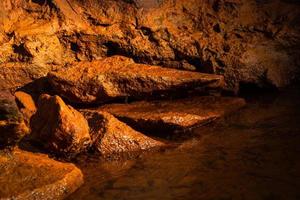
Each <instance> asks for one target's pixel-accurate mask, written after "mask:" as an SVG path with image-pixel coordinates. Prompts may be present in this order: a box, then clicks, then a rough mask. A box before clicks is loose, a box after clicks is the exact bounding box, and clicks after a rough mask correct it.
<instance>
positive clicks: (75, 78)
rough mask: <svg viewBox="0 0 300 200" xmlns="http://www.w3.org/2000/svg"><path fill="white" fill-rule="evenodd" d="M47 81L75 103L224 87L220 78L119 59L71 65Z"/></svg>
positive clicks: (52, 74) (49, 76)
mask: <svg viewBox="0 0 300 200" xmlns="http://www.w3.org/2000/svg"><path fill="white" fill-rule="evenodd" d="M48 78H49V81H50V83H51V84H52V86H53V88H54V91H55V92H56V93H58V94H59V95H61V96H63V97H65V98H66V99H68V100H69V101H71V102H74V103H95V102H97V103H103V102H107V101H109V100H113V99H118V98H122V97H136V98H145V97H147V96H151V95H153V94H156V93H157V94H165V93H168V92H176V93H180V92H183V91H186V90H189V89H194V88H197V87H199V88H202V89H212V88H213V89H219V88H222V86H223V83H224V82H223V77H222V76H218V75H211V74H202V73H197V72H188V71H180V70H175V69H167V68H161V67H157V66H149V65H143V64H136V63H134V61H133V60H132V59H130V58H127V57H122V56H113V57H109V58H106V59H102V60H98V61H92V62H79V63H74V64H72V65H71V66H69V67H67V68H64V69H61V70H59V71H57V72H51V73H49V74H48Z"/></svg>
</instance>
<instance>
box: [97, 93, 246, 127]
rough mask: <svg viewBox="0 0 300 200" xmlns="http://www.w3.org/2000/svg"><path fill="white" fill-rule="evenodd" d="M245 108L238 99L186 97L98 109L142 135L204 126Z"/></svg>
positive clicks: (110, 105)
mask: <svg viewBox="0 0 300 200" xmlns="http://www.w3.org/2000/svg"><path fill="white" fill-rule="evenodd" d="M244 105H245V101H244V100H243V99H241V98H231V97H214V96H203V97H190V98H188V99H179V100H173V101H152V102H145V101H141V102H133V103H131V104H108V105H105V106H102V107H100V108H99V110H103V111H107V112H109V113H111V114H113V115H115V116H116V117H117V118H119V119H120V120H122V121H125V122H126V123H128V124H130V125H131V126H133V127H134V128H136V129H137V130H140V131H145V132H149V133H151V132H158V131H160V132H172V131H175V130H184V129H188V128H192V127H194V126H197V125H202V124H205V123H208V122H210V121H212V120H215V119H216V118H219V117H221V116H223V115H225V114H228V113H231V112H233V111H236V110H237V109H239V108H241V107H242V106H244Z"/></svg>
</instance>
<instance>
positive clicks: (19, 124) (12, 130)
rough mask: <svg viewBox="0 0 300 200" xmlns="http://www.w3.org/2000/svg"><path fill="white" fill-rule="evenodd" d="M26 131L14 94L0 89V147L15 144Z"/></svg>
mask: <svg viewBox="0 0 300 200" xmlns="http://www.w3.org/2000/svg"><path fill="white" fill-rule="evenodd" d="M28 132H29V129H28V127H27V126H26V125H25V123H24V120H23V116H22V114H21V113H20V112H19V110H18V107H17V105H16V102H15V98H14V96H13V95H11V93H9V92H7V91H0V148H3V147H5V146H13V145H15V144H16V143H17V142H18V141H19V140H20V139H21V138H22V137H23V136H25V135H26V134H27V133H28Z"/></svg>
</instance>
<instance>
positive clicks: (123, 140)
mask: <svg viewBox="0 0 300 200" xmlns="http://www.w3.org/2000/svg"><path fill="white" fill-rule="evenodd" d="M81 113H82V114H83V115H84V116H85V118H86V119H87V120H88V123H89V126H90V134H91V138H92V140H93V143H94V147H95V148H96V150H97V151H98V152H99V153H100V154H102V155H103V156H106V157H108V156H116V155H117V154H121V153H130V152H131V153H134V152H138V151H142V150H151V149H154V148H160V147H163V146H165V144H164V143H163V142H160V141H157V140H154V139H152V138H150V137H147V136H145V135H143V134H142V133H140V132H138V131H135V130H133V129H132V128H131V127H129V126H128V125H126V124H125V123H123V122H121V121H119V120H118V119H116V118H115V117H114V116H113V115H111V114H109V113H107V112H103V111H91V110H90V111H89V110H82V111H81Z"/></svg>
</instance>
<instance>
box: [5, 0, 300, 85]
mask: <svg viewBox="0 0 300 200" xmlns="http://www.w3.org/2000/svg"><path fill="white" fill-rule="evenodd" d="M0 7H1V8H2V9H1V11H0V64H1V65H0V83H1V84H0V88H7V87H10V88H14V87H20V86H22V84H23V82H24V81H23V80H21V78H20V77H22V79H23V78H24V77H26V75H27V74H30V73H25V74H24V73H23V72H24V71H25V72H31V68H34V71H35V70H36V69H43V70H42V71H43V73H42V74H45V73H47V72H49V71H51V70H52V67H54V68H60V67H61V66H62V65H65V64H68V63H72V62H74V61H86V60H88V61H91V60H98V59H102V58H105V57H108V56H112V55H124V56H127V57H131V58H133V59H134V60H135V61H136V62H138V63H144V64H151V65H159V66H162V67H172V68H179V69H185V70H196V71H200V72H209V73H214V74H222V75H224V77H225V82H226V88H228V89H231V90H238V88H239V83H240V82H250V83H254V84H257V85H259V86H261V87H264V86H265V85H266V84H271V85H274V86H277V87H283V86H286V85H288V84H290V83H291V82H292V81H293V80H296V79H298V78H299V65H300V64H299V63H300V60H299V56H298V55H299V52H300V49H299V46H300V45H299V44H300V39H299V38H300V36H299V35H300V27H299V24H300V23H299V21H300V19H299V10H300V4H299V3H298V2H297V1H284V0H274V1H255V0H237V1H228V0H214V1H208V0H175V1H174V0H166V1H159V0H122V1H115V0H108V1H104V0H98V1H94V0H86V1H82V0H48V1H25V0H3V1H1V2H0ZM15 62H22V63H26V64H28V65H29V68H24V70H20V72H19V73H15V75H14V77H15V78H16V80H14V79H12V80H11V81H10V82H9V85H8V84H7V82H8V80H7V79H3V78H1V77H2V76H1V75H2V74H6V73H7V72H6V71H7V70H3V71H1V68H5V67H6V65H7V63H15ZM21 72H22V73H21ZM38 75H39V76H40V75H41V74H40V73H39V74H38ZM25 82H27V80H25ZM11 85H12V86H13V87H11Z"/></svg>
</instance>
